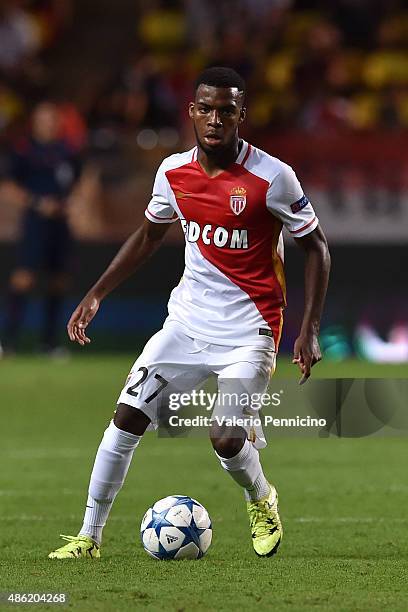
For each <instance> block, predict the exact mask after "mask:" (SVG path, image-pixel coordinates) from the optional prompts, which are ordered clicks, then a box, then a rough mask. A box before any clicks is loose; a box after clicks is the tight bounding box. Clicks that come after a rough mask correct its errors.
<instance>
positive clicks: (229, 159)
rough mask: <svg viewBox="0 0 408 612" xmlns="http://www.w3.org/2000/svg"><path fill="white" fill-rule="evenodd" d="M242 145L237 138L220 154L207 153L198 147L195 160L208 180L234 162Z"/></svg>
mask: <svg viewBox="0 0 408 612" xmlns="http://www.w3.org/2000/svg"><path fill="white" fill-rule="evenodd" d="M242 145H243V141H242V140H241V139H240V138H238V137H237V139H236V140H234V142H233V143H232V145H231V147H229V148H228V149H224V150H223V151H221V152H220V153H218V152H216V151H214V152H212V153H207V152H206V151H204V150H203V149H202V148H201V147H200V145H198V155H197V160H198V162H199V164H200V166H201V167H202V168H203V170H204V171H205V173H206V174H208V176H209V177H210V178H214V177H216V176H218V174H221V172H224V170H225V169H226V168H228V167H229V166H230V165H231V164H233V163H234V162H235V160H236V159H237V157H238V155H239V153H240V151H241V149H242Z"/></svg>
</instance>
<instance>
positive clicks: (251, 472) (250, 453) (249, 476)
mask: <svg viewBox="0 0 408 612" xmlns="http://www.w3.org/2000/svg"><path fill="white" fill-rule="evenodd" d="M215 454H216V455H217V457H218V459H219V460H220V462H221V465H222V467H223V468H224V470H226V471H227V472H228V473H229V474H231V476H232V478H233V479H234V480H235V482H237V483H238V484H239V485H241V487H243V488H244V489H245V498H246V499H247V501H259V500H260V499H262V497H266V496H267V495H269V491H270V485H269V483H268V481H267V480H266V478H265V476H264V473H263V471H262V466H261V463H260V461H259V453H258V451H257V450H256V448H254V446H253V445H252V444H251V442H249V440H245V443H244V446H243V447H242V448H241V450H240V451H239V453H238V454H237V455H235V457H231V458H230V459H226V458H225V457H220V455H218V453H215Z"/></svg>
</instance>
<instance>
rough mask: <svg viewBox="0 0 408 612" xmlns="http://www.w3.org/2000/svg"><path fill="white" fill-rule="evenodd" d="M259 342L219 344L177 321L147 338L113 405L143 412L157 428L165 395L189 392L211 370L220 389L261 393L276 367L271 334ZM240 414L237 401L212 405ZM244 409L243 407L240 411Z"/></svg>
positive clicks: (217, 410)
mask: <svg viewBox="0 0 408 612" xmlns="http://www.w3.org/2000/svg"><path fill="white" fill-rule="evenodd" d="M263 339H264V346H262V345H260V346H258V345H257V346H223V345H219V344H210V343H207V342H205V341H203V340H197V339H194V338H191V337H190V336H188V335H187V334H186V333H185V328H184V327H182V326H180V325H178V324H177V323H176V322H169V323H166V325H165V327H164V328H163V329H161V330H160V331H159V332H157V334H155V335H154V336H152V338H150V340H149V341H148V342H147V344H146V346H145V347H144V350H143V352H142V354H141V355H140V357H139V358H138V359H137V360H136V362H135V363H134V364H133V366H132V369H131V371H130V373H129V376H128V377H127V380H126V383H125V386H124V387H123V389H122V392H121V394H120V396H119V399H118V404H128V405H129V406H133V407H134V408H138V409H139V410H141V411H142V412H144V413H145V414H146V415H147V416H148V417H149V419H150V420H151V422H152V425H153V427H154V428H157V426H158V423H159V420H160V418H159V416H160V410H161V408H163V407H164V408H166V409H168V402H169V396H170V395H171V394H173V393H178V394H181V393H188V392H190V391H191V390H193V389H196V388H197V387H198V386H199V385H200V384H201V383H203V382H204V381H205V380H207V379H208V378H209V377H211V376H212V375H215V376H216V377H217V378H218V391H219V392H220V393H240V392H241V393H242V392H244V391H245V392H246V393H247V394H248V395H249V394H254V393H256V394H258V393H264V392H265V391H266V389H267V387H268V383H269V379H270V377H271V375H272V374H273V372H274V369H275V361H276V354H275V351H274V350H273V349H274V343H273V339H272V338H269V337H268V336H263ZM226 410H227V412H228V415H227V416H235V417H236V418H241V417H242V414H243V408H242V406H241V405H231V406H228V408H226V407H225V406H222V407H220V406H219V405H216V406H215V408H214V412H213V415H214V414H217V413H219V414H221V413H222V415H225V411H226ZM244 412H248V411H247V410H245V411H244Z"/></svg>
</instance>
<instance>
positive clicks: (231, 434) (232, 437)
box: [210, 424, 246, 459]
mask: <svg viewBox="0 0 408 612" xmlns="http://www.w3.org/2000/svg"><path fill="white" fill-rule="evenodd" d="M245 437H246V434H245V431H244V430H243V429H242V430H241V429H240V428H237V427H234V428H232V427H224V426H220V425H214V424H213V425H212V426H211V429H210V440H211V444H212V445H213V448H214V450H215V452H216V453H217V455H219V456H220V457H224V458H226V459H227V458H230V457H235V455H237V454H238V453H239V451H240V450H241V448H242V445H243V443H244V441H245Z"/></svg>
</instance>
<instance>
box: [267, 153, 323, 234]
mask: <svg viewBox="0 0 408 612" xmlns="http://www.w3.org/2000/svg"><path fill="white" fill-rule="evenodd" d="M266 205H267V208H268V210H270V212H271V213H272V214H273V215H275V217H277V218H278V219H280V220H281V221H282V223H283V225H284V226H285V227H286V229H287V230H288V231H289V232H290V234H291V235H292V236H293V237H294V238H301V237H302V236H306V235H307V234H310V232H312V231H313V230H314V229H316V227H317V226H318V224H319V219H318V218H317V216H316V213H315V211H314V210H313V206H312V205H311V203H310V202H309V200H308V198H307V196H305V194H304V193H303V189H302V187H301V185H300V183H299V181H298V178H297V176H296V174H295V172H294V171H293V170H292V168H291V167H290V166H288V165H287V164H284V163H283V162H281V169H280V172H279V173H278V174H277V175H276V176H275V177H274V179H273V180H272V182H271V184H270V186H269V189H268V191H267V194H266Z"/></svg>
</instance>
